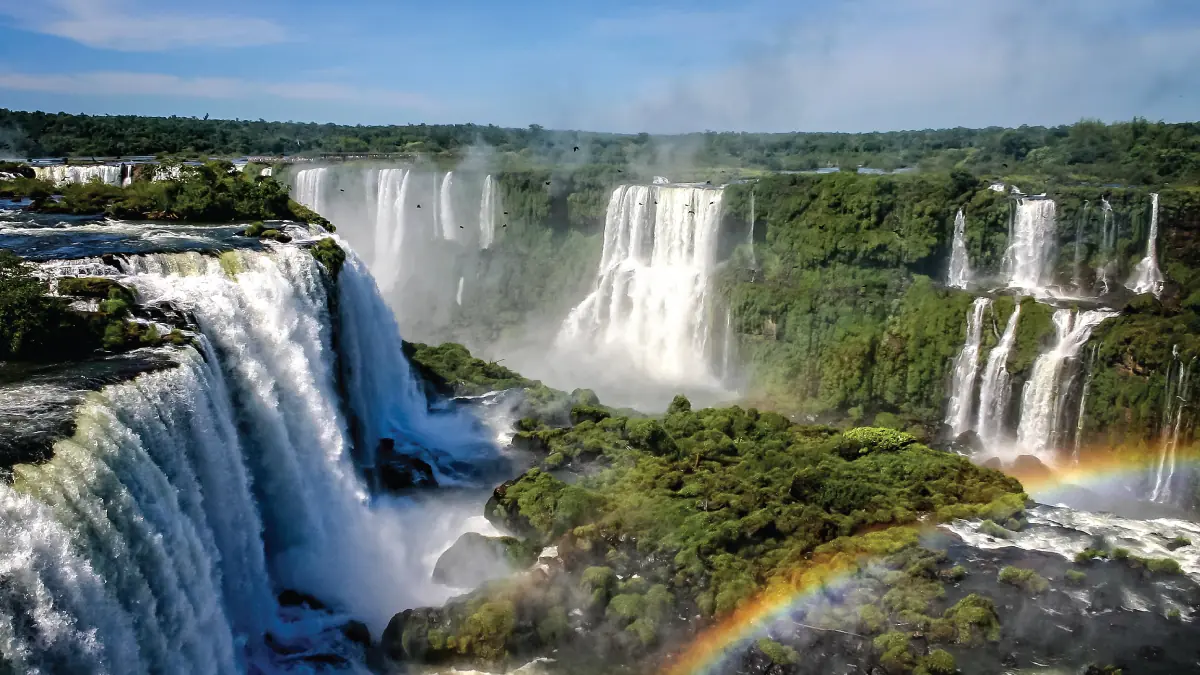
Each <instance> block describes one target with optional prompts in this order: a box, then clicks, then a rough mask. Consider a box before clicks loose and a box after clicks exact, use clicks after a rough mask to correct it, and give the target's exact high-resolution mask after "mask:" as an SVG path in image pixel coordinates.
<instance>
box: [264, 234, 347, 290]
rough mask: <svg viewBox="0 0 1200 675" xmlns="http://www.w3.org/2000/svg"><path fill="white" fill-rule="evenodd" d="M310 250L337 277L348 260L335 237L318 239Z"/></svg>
mask: <svg viewBox="0 0 1200 675" xmlns="http://www.w3.org/2000/svg"><path fill="white" fill-rule="evenodd" d="M268 231H269V230H268ZM265 234H266V233H264V235H265ZM308 252H309V253H311V254H312V257H314V258H316V259H317V262H319V263H321V264H322V265H324V266H325V269H326V270H328V271H329V275H330V276H332V277H333V278H334V279H337V277H338V273H339V272H341V271H342V265H343V264H345V262H346V252H345V251H343V250H342V247H341V246H338V243H337V242H336V241H334V239H333V237H325V238H324V239H322V240H320V241H318V242H317V243H316V244H315V245H313V246H312V247H310V248H309V249H308Z"/></svg>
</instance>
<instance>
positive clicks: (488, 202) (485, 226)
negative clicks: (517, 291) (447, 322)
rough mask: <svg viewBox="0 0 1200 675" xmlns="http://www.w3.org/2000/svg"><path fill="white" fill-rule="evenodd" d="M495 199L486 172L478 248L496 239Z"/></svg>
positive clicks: (493, 189)
mask: <svg viewBox="0 0 1200 675" xmlns="http://www.w3.org/2000/svg"><path fill="white" fill-rule="evenodd" d="M496 201H497V200H496V181H495V180H493V179H492V176H491V174H488V176H487V177H485V178H484V179H483V195H482V196H480V198H479V248H491V246H492V242H493V241H495V239H496ZM459 304H462V303H459Z"/></svg>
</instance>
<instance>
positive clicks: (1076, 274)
mask: <svg viewBox="0 0 1200 675" xmlns="http://www.w3.org/2000/svg"><path fill="white" fill-rule="evenodd" d="M1090 208H1091V202H1088V201H1085V202H1084V203H1083V209H1082V211H1081V213H1080V214H1079V217H1078V219H1077V220H1076V222H1075V261H1074V263H1075V264H1074V266H1073V267H1072V273H1071V279H1072V280H1073V281H1074V282H1075V288H1077V289H1081V290H1082V289H1083V257H1084V246H1083V240H1084V236H1085V233H1086V232H1087V222H1088V210H1089V209H1090Z"/></svg>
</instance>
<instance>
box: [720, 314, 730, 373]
mask: <svg viewBox="0 0 1200 675" xmlns="http://www.w3.org/2000/svg"><path fill="white" fill-rule="evenodd" d="M732 369H733V311H732V310H730V309H729V308H726V309H725V333H724V336H723V339H722V342H721V380H722V381H723V382H726V383H728V382H729V381H730V378H731V377H732V376H733V371H732Z"/></svg>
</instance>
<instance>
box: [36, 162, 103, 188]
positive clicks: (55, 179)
mask: <svg viewBox="0 0 1200 675" xmlns="http://www.w3.org/2000/svg"><path fill="white" fill-rule="evenodd" d="M33 171H34V174H36V175H37V177H38V178H40V179H42V180H47V181H50V182H51V183H54V184H55V185H70V184H72V183H75V184H82V183H89V182H91V181H93V180H99V181H100V182H101V183H106V184H108V185H121V166H120V165H119V164H118V165H108V164H91V165H87V166H78V165H74V164H58V165H55V166H38V167H34V169H33Z"/></svg>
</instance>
